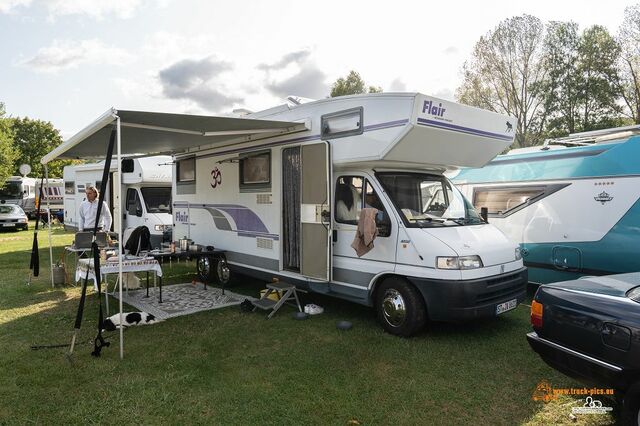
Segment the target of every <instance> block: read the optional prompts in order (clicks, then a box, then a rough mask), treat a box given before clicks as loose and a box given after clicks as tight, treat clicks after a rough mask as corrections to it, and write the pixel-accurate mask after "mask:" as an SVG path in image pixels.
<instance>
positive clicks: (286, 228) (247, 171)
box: [167, 93, 527, 335]
mask: <svg viewBox="0 0 640 426" xmlns="http://www.w3.org/2000/svg"><path fill="white" fill-rule="evenodd" d="M245 118H246V119H247V120H251V119H255V120H270V121H271V122H275V121H282V122H288V123H302V124H304V128H303V130H302V131H298V132H297V133H294V134H291V133H289V134H284V135H277V136H269V137H262V138H261V137H260V135H259V134H258V135H255V134H254V135H251V136H248V137H247V136H235V137H234V136H233V132H229V136H228V141H225V142H220V143H216V144H210V145H209V146H207V145H202V146H197V147H193V148H189V149H186V150H183V151H182V152H181V153H179V154H177V155H176V156H175V162H176V165H175V167H176V169H175V170H174V173H173V176H174V185H173V190H174V193H173V215H174V216H173V217H174V239H175V240H177V239H180V238H184V237H187V238H190V239H191V240H193V241H194V242H195V243H197V244H201V245H204V246H214V247H215V248H217V249H223V250H225V251H226V257H227V263H228V268H227V266H226V265H224V264H223V262H217V261H216V260H215V259H213V258H211V259H208V258H206V257H203V258H202V260H201V261H200V264H199V265H198V268H199V271H200V273H201V275H202V276H203V278H204V279H214V278H217V279H222V280H226V279H227V275H228V274H227V271H228V269H230V270H232V271H237V272H241V273H244V274H248V275H251V276H255V277H259V278H264V279H267V280H271V279H272V278H273V277H277V278H279V279H281V280H283V281H287V282H290V283H293V284H295V285H297V286H300V287H302V288H305V289H308V290H311V291H313V292H318V293H323V294H327V295H331V296H336V297H340V298H343V299H348V300H351V301H354V302H357V303H361V304H365V305H369V306H373V307H375V309H376V311H377V313H378V318H379V319H380V322H381V324H382V325H383V327H384V328H385V329H386V330H387V331H389V332H390V333H393V334H398V335H411V334H413V333H415V332H416V331H417V330H419V329H420V328H421V326H422V325H423V324H424V323H425V321H426V320H427V319H432V320H453V321H457V320H469V319H475V318H480V317H491V316H496V315H498V314H501V313H502V312H505V311H507V310H510V309H513V308H515V307H516V305H517V304H518V303H520V302H521V301H522V300H523V299H524V296H525V288H526V283H527V270H526V268H524V267H523V262H522V259H521V256H520V251H519V248H518V245H517V244H516V243H515V242H512V241H510V240H508V239H507V238H506V237H505V235H504V234H503V233H502V232H500V231H499V230H498V229H497V228H495V227H494V226H493V225H491V224H488V223H486V222H485V221H483V220H482V219H481V217H480V216H479V214H478V213H477V212H476V211H475V210H474V208H473V206H472V205H471V203H469V202H468V201H467V200H466V199H465V198H464V196H463V195H462V194H461V193H460V191H458V189H456V187H455V186H453V185H452V184H451V183H450V182H449V180H448V179H447V178H446V177H445V176H444V175H443V173H444V172H445V171H446V170H448V169H451V168H455V167H481V166H483V165H484V164H486V163H487V162H489V161H490V160H492V159H493V158H494V157H495V156H496V155H497V154H498V153H500V152H501V151H503V150H504V149H505V148H506V147H508V146H509V145H510V144H511V143H512V142H513V137H514V131H513V129H514V128H515V124H516V123H515V119H514V118H512V117H508V116H504V115H499V114H495V113H492V112H488V111H484V110H480V109H476V108H472V107H468V106H464V105H460V104H456V103H453V102H449V101H445V100H442V99H438V98H434V97H431V96H425V95H423V94H416V93H408V94H405V93H386V94H369V95H358V96H346V97H340V98H333V99H325V100H321V101H316V102H311V103H306V104H302V105H295V106H290V105H282V106H279V107H275V108H272V109H269V110H266V111H262V112H258V113H253V114H249V115H247V116H246V117H245ZM167 127H169V126H167ZM217 134H218V135H219V134H220V132H218V133H217ZM205 136H206V134H205ZM365 207H373V208H376V209H377V210H378V211H379V213H378V215H377V219H376V223H377V227H378V235H377V237H376V238H375V240H374V242H373V245H374V246H373V248H372V249H371V250H370V251H369V252H367V253H366V254H364V255H363V256H361V257H358V256H357V255H356V252H355V250H354V249H353V248H352V246H351V245H352V242H353V241H354V237H355V236H356V229H357V224H358V218H359V215H360V211H361V209H362V208H365Z"/></svg>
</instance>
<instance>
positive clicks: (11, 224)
mask: <svg viewBox="0 0 640 426" xmlns="http://www.w3.org/2000/svg"><path fill="white" fill-rule="evenodd" d="M2 226H6V227H9V226H16V224H15V223H3V224H2Z"/></svg>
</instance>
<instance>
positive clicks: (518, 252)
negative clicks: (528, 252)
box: [516, 247, 522, 260]
mask: <svg viewBox="0 0 640 426" xmlns="http://www.w3.org/2000/svg"><path fill="white" fill-rule="evenodd" d="M520 259H522V252H521V251H520V247H516V260H520Z"/></svg>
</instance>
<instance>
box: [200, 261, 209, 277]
mask: <svg viewBox="0 0 640 426" xmlns="http://www.w3.org/2000/svg"><path fill="white" fill-rule="evenodd" d="M198 269H199V270H200V274H201V275H202V276H203V277H207V276H209V271H210V270H211V263H210V262H209V258H208V257H201V258H200V260H199V261H198Z"/></svg>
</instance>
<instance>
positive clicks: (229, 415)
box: [0, 230, 617, 425]
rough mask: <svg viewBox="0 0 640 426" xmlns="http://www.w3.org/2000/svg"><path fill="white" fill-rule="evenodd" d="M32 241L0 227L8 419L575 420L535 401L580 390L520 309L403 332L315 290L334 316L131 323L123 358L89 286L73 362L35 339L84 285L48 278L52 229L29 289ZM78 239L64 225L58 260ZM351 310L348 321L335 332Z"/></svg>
mask: <svg viewBox="0 0 640 426" xmlns="http://www.w3.org/2000/svg"><path fill="white" fill-rule="evenodd" d="M32 235H33V234H32V232H31V231H29V232H15V233H12V232H2V233H0V424H5V423H6V424H31V423H37V424H86V423H110V424H124V423H133V424H167V423H168V424H337V425H340V424H342V425H344V424H483V423H484V424H491V425H493V424H522V423H531V424H545V423H559V422H565V423H568V424H569V423H571V420H570V419H569V413H570V410H571V408H570V407H571V406H577V405H578V401H577V400H571V399H567V398H565V399H562V400H560V401H557V402H552V403H549V404H546V405H545V404H543V403H539V402H534V401H533V400H532V399H531V396H532V393H533V391H534V389H535V386H536V384H537V383H538V382H540V381H541V380H543V379H545V380H547V381H549V382H550V383H551V384H552V386H554V387H572V386H573V387H582V385H581V384H578V383H575V382H574V381H572V380H570V379H568V378H566V377H564V376H563V375H561V374H559V373H557V372H555V371H554V370H552V369H550V368H549V367H547V366H546V365H545V364H544V363H543V362H542V361H541V360H540V359H539V357H538V356H537V355H536V354H535V353H534V352H533V351H531V350H530V349H529V346H528V344H527V342H526V339H525V334H526V333H527V332H528V331H529V330H530V326H529V311H528V308H527V307H525V306H520V307H518V308H517V309H516V310H514V311H512V312H509V313H506V314H505V315H504V316H502V317H501V318H498V319H495V320H490V321H484V322H475V323H472V324H465V325H451V324H432V325H430V327H429V328H428V329H427V330H425V331H424V332H423V333H422V334H421V335H419V336H416V337H414V338H412V339H402V338H398V337H394V336H391V335H388V334H385V333H384V332H383V331H382V329H381V328H380V327H379V326H378V325H377V323H376V321H375V317H374V314H373V311H372V310H370V309H368V308H365V307H361V306H358V305H354V304H350V303H347V302H342V301H339V300H337V299H329V298H325V297H320V296H316V295H311V294H309V295H304V296H303V297H304V299H303V301H304V302H305V303H310V302H313V303H316V304H320V305H322V306H323V307H324V308H325V313H324V314H322V315H319V316H317V317H313V318H311V319H309V320H306V321H296V320H293V319H292V318H291V316H290V312H292V309H291V308H283V310H282V311H281V312H278V313H277V314H276V315H275V316H274V317H273V318H272V319H271V320H268V321H267V320H265V314H264V313H263V312H262V311H261V312H256V313H248V314H247V313H241V312H240V310H239V309H238V308H237V307H231V308H225V309H221V310H214V311H207V312H201V313H198V314H194V315H189V316H183V317H178V318H173V319H169V320H167V321H164V322H161V323H158V324H155V325H152V326H147V327H137V328H136V327H134V328H131V329H128V330H126V331H125V359H124V360H120V359H119V351H118V339H117V334H116V333H112V334H107V336H108V340H109V341H110V342H112V346H111V347H109V348H104V349H103V351H102V357H100V358H93V357H91V355H90V352H91V351H92V349H93V346H92V344H89V342H90V341H91V340H92V339H93V337H95V330H96V323H97V306H98V305H97V297H96V294H95V293H94V292H93V290H89V295H88V297H87V306H86V311H85V316H84V321H83V324H82V329H81V331H80V333H79V339H78V341H79V343H80V345H79V346H77V347H76V352H75V354H74V357H73V359H74V362H73V364H71V363H70V362H69V361H67V359H66V358H65V356H64V354H65V353H66V351H67V349H64V348H60V349H44V350H31V349H30V347H31V346H32V345H51V344H60V343H68V342H69V341H70V337H71V335H72V331H73V324H74V319H75V315H76V310H77V307H78V301H79V297H80V287H79V286H78V287H71V286H64V287H57V288H55V289H52V288H51V284H50V280H49V266H48V265H49V264H48V261H49V251H48V239H47V234H46V232H40V235H39V243H40V256H41V275H40V277H38V278H34V280H33V281H32V284H31V285H30V286H27V285H26V282H27V277H28V266H29V255H30V248H31V241H32V238H33V236H32ZM71 240H72V235H71V234H66V233H64V232H63V231H61V230H56V231H55V232H54V236H53V245H54V259H59V258H60V255H61V253H62V247H63V246H64V245H65V244H68V243H70V242H71ZM193 268H194V267H193V264H189V263H181V264H180V265H176V264H175V263H174V265H173V268H172V269H169V267H168V266H166V267H165V268H164V274H165V278H164V282H165V284H170V283H178V282H189V281H191V278H192V270H193ZM235 281H236V283H237V287H236V288H234V291H237V292H241V293H246V294H251V295H254V296H257V294H258V291H259V290H260V289H261V288H262V287H264V286H263V285H261V284H260V283H259V282H256V281H253V280H251V279H248V278H242V277H236V278H235ZM342 319H346V320H349V321H352V322H353V325H354V326H353V329H352V330H350V331H339V330H337V329H336V327H335V324H336V322H337V321H339V320H342ZM614 410H617V408H614ZM612 421H613V418H612V417H610V416H602V415H590V416H588V415H584V416H580V417H579V418H578V422H577V423H578V424H609V423H611V422H612ZM572 424H575V423H572Z"/></svg>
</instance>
